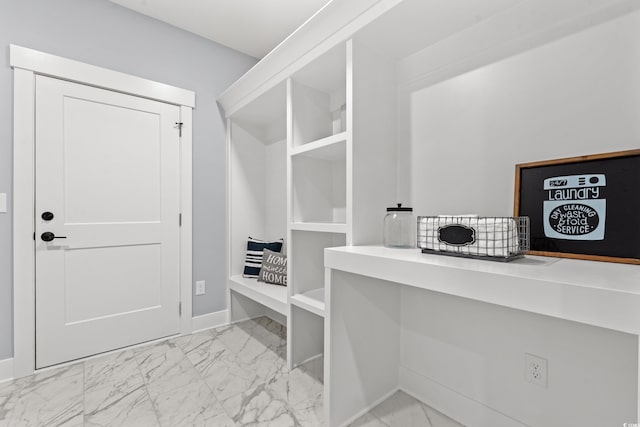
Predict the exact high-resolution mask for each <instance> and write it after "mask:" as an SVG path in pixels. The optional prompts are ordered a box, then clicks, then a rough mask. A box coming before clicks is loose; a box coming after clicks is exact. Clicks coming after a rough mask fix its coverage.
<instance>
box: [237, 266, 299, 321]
mask: <svg viewBox="0 0 640 427" xmlns="http://www.w3.org/2000/svg"><path fill="white" fill-rule="evenodd" d="M229 289H231V290H232V291H234V292H237V293H239V294H241V295H244V296H246V297H247V298H249V299H251V300H253V301H256V302H258V303H260V304H262V305H264V306H265V307H268V308H270V309H272V310H274V311H276V312H278V313H280V314H282V315H283V316H287V315H288V305H287V287H286V286H278V285H271V284H269V283H264V282H258V280H257V279H250V278H247V277H243V276H241V275H236V276H231V277H230V278H229Z"/></svg>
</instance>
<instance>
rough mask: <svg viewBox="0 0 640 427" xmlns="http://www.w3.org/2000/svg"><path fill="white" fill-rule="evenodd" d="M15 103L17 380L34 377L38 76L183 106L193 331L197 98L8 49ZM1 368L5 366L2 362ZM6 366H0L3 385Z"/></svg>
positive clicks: (184, 316) (184, 269) (185, 312)
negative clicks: (193, 225) (194, 149)
mask: <svg viewBox="0 0 640 427" xmlns="http://www.w3.org/2000/svg"><path fill="white" fill-rule="evenodd" d="M10 64H11V67H13V69H14V71H13V72H14V91H13V93H14V98H13V307H14V311H13V313H14V321H13V325H14V327H13V336H14V342H13V348H14V350H13V351H14V354H13V359H12V363H11V365H12V369H13V375H12V376H13V377H14V378H20V377H24V376H27V375H31V374H33V373H34V372H35V244H34V240H33V235H34V234H33V233H34V217H33V215H34V209H35V160H34V159H35V133H34V129H35V77H36V75H44V76H50V77H55V78H59V79H63V80H67V81H72V82H76V83H80V84H85V85H90V86H96V87H100V88H103V89H107V90H112V91H116V92H121V93H126V94H130V95H134V96H139V97H144V98H148V99H154V100H157V101H161V102H165V103H168V104H172V105H178V106H180V120H181V121H182V122H183V123H184V127H183V131H182V137H181V151H180V155H181V175H180V179H181V183H180V190H181V197H180V203H181V206H180V212H181V213H182V227H180V300H181V304H182V313H181V318H180V332H181V334H182V335H188V334H190V333H191V331H192V330H193V329H192V298H193V297H192V295H193V293H192V283H191V282H192V280H191V279H192V249H191V247H192V240H193V239H192V237H193V236H192V176H193V174H192V138H193V133H192V115H193V111H192V109H193V108H194V106H195V93H194V92H191V91H188V90H185V89H181V88H176V87H173V86H168V85H166V84H163V83H158V82H154V81H152V80H146V79H143V78H140V77H135V76H130V75H127V74H123V73H120V72H117V71H112V70H108V69H106V68H100V67H96V66H93V65H89V64H83V63H81V62H78V61H73V60H70V59H66V58H61V57H58V56H54V55H50V54H47V53H43V52H38V51H35V50H31V49H27V48H24V47H19V46H14V45H11V46H10ZM0 363H2V362H1V361H0ZM6 366H8V365H7V364H1V365H0V380H1V379H2V378H3V375H2V374H3V373H4V371H3V369H7V368H6Z"/></svg>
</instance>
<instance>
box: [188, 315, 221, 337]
mask: <svg viewBox="0 0 640 427" xmlns="http://www.w3.org/2000/svg"><path fill="white" fill-rule="evenodd" d="M228 324H229V310H220V311H216V312H214V313H208V314H203V315H201V316H194V318H193V333H194V334H195V333H196V332H200V331H204V330H206V329H212V328H217V327H218V326H224V325H228Z"/></svg>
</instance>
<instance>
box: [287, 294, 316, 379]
mask: <svg viewBox="0 0 640 427" xmlns="http://www.w3.org/2000/svg"><path fill="white" fill-rule="evenodd" d="M291 319H292V321H291V322H289V325H290V326H289V329H290V339H291V343H292V345H291V347H290V348H291V354H290V361H291V365H292V367H294V368H295V367H297V366H300V365H304V364H308V363H311V362H312V361H317V362H322V356H323V354H324V318H323V317H321V316H318V315H316V314H314V313H313V312H310V311H307V310H305V309H302V308H300V307H297V306H295V305H291ZM318 370H319V371H322V368H321V367H320V368H319V369H318ZM318 373H320V374H321V372H318ZM318 376H320V377H321V376H322V375H318Z"/></svg>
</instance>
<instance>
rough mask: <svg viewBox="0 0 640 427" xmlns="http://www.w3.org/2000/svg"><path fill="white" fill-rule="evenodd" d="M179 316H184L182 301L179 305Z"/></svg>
mask: <svg viewBox="0 0 640 427" xmlns="http://www.w3.org/2000/svg"><path fill="white" fill-rule="evenodd" d="M178 315H179V316H182V301H180V302H179V303H178Z"/></svg>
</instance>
